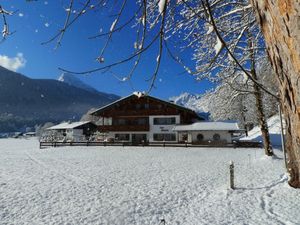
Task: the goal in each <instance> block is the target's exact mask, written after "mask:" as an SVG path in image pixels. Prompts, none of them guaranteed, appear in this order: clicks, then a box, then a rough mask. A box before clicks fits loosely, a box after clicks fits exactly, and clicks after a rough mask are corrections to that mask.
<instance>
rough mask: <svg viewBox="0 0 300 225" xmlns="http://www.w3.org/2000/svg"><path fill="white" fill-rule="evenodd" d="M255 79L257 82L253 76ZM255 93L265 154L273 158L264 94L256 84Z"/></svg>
mask: <svg viewBox="0 0 300 225" xmlns="http://www.w3.org/2000/svg"><path fill="white" fill-rule="evenodd" d="M252 76H253V74H252ZM253 78H254V79H255V80H257V77H256V76H253ZM254 92H255V93H254V97H255V104H256V109H257V118H258V122H259V126H260V130H261V134H262V138H263V143H264V149H265V154H266V155H267V156H272V155H273V150H272V146H271V142H270V135H269V128H268V124H267V121H266V117H265V114H264V110H263V103H262V93H261V89H260V88H259V87H258V86H257V85H256V84H254Z"/></svg>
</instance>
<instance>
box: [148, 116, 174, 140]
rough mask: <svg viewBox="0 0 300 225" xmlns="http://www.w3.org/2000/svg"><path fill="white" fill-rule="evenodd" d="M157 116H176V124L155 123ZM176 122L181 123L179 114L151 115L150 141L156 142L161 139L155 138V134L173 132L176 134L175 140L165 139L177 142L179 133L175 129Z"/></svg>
mask: <svg viewBox="0 0 300 225" xmlns="http://www.w3.org/2000/svg"><path fill="white" fill-rule="evenodd" d="M156 118H175V123H174V124H155V122H154V120H155V119H156ZM176 124H180V116H179V115H167V116H165V115H158V116H149V125H150V129H149V141H150V142H155V141H160V140H157V139H156V140H155V137H154V135H155V134H173V135H175V140H165V141H168V142H169V141H172V142H177V141H178V137H177V133H176V132H175V131H174V127H175V125H176Z"/></svg>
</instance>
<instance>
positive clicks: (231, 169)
mask: <svg viewBox="0 0 300 225" xmlns="http://www.w3.org/2000/svg"><path fill="white" fill-rule="evenodd" d="M229 173H230V188H231V189H234V163H233V161H230V163H229Z"/></svg>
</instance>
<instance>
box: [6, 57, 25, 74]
mask: <svg viewBox="0 0 300 225" xmlns="http://www.w3.org/2000/svg"><path fill="white" fill-rule="evenodd" d="M25 64H26V59H25V58H24V56H23V53H18V54H17V55H16V56H15V57H12V58H9V57H8V56H7V55H0V66H3V67H5V68H6V69H9V70H12V71H17V70H18V69H20V68H22V67H24V66H25Z"/></svg>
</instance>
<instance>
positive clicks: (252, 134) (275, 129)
mask: <svg viewBox="0 0 300 225" xmlns="http://www.w3.org/2000/svg"><path fill="white" fill-rule="evenodd" d="M267 122H268V127H269V133H270V139H271V143H272V145H273V146H281V127H280V118H279V115H275V116H272V117H270V118H269V119H268V121H267ZM248 135H249V136H248V137H244V138H242V140H254V141H262V136H261V131H260V128H259V126H256V127H254V128H253V129H252V130H250V131H249V132H248Z"/></svg>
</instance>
